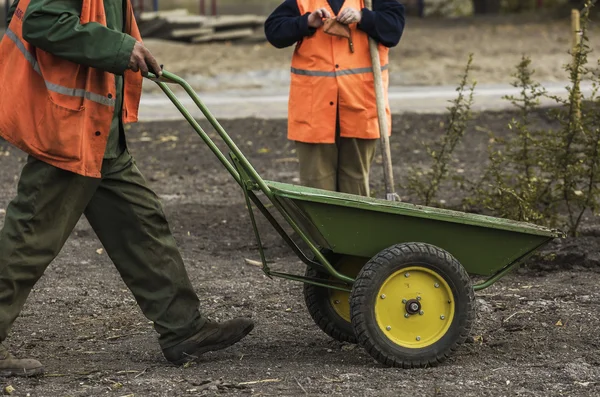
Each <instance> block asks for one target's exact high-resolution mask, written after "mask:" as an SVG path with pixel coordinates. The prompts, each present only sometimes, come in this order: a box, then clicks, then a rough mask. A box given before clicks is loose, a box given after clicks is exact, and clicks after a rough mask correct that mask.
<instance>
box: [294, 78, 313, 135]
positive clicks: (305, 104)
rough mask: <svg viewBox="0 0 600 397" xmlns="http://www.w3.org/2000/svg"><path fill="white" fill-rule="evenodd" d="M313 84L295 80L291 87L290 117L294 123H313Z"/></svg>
mask: <svg viewBox="0 0 600 397" xmlns="http://www.w3.org/2000/svg"><path fill="white" fill-rule="evenodd" d="M312 107H313V86H312V84H310V83H308V84H307V83H298V82H293V83H292V85H291V88H290V100H289V103H288V118H289V119H290V121H291V122H292V123H296V124H306V125H308V126H310V125H311V123H312V113H313V112H312Z"/></svg>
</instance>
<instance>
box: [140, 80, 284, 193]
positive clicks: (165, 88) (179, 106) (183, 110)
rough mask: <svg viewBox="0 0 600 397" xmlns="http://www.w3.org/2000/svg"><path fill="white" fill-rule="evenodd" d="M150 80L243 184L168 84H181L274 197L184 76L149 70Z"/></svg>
mask: <svg viewBox="0 0 600 397" xmlns="http://www.w3.org/2000/svg"><path fill="white" fill-rule="evenodd" d="M144 77H146V78H147V79H149V80H152V81H154V82H156V84H158V86H159V87H160V88H161V89H162V90H163V92H164V93H165V94H166V95H167V96H168V97H169V99H170V100H171V102H173V104H174V105H175V107H177V109H178V110H179V111H180V112H181V114H182V115H183V117H184V118H185V119H186V120H187V121H188V122H189V123H190V124H191V125H192V127H193V128H194V129H195V130H196V132H197V133H198V135H200V137H201V138H202V139H203V140H204V142H205V143H206V144H207V145H208V147H209V148H210V149H211V150H212V152H213V153H214V154H215V155H216V156H217V157H218V159H219V160H220V161H221V163H222V164H223V165H224V166H225V168H226V169H227V171H229V173H230V174H231V175H232V176H233V178H234V179H235V180H236V181H237V182H238V183H239V184H242V183H243V182H242V180H241V178H240V174H239V172H238V171H237V169H236V168H235V167H234V166H233V165H232V164H231V163H230V162H229V161H228V160H227V158H226V157H225V155H224V154H223V152H221V150H220V149H219V148H218V146H217V145H216V144H215V143H214V142H213V140H212V139H211V138H210V137H209V136H208V134H207V133H206V132H205V131H204V130H203V129H202V127H201V126H200V124H198V122H197V121H196V120H195V119H194V117H193V116H192V115H191V114H190V112H189V111H188V110H187V109H186V108H185V106H183V104H182V103H181V102H180V101H179V99H178V98H177V96H176V95H175V93H173V91H172V90H171V89H170V88H169V87H168V86H167V84H175V85H178V86H180V87H181V88H183V89H184V90H185V92H186V93H187V94H188V95H189V97H190V98H191V99H192V101H193V102H194V103H195V104H196V106H198V109H200V111H201V112H202V114H204V117H206V119H207V120H208V122H209V123H210V124H211V125H212V126H213V128H214V129H215V131H216V132H217V134H219V136H220V137H221V139H222V140H223V142H224V143H225V145H227V147H228V148H229V150H231V152H232V153H233V155H234V156H235V157H236V158H237V159H239V162H240V163H241V165H242V166H243V167H244V169H245V171H246V172H247V173H248V176H249V177H250V178H251V179H252V180H253V182H255V183H256V184H257V185H258V187H259V188H260V190H261V191H262V192H263V193H264V194H265V195H266V196H267V197H269V198H270V199H272V198H273V197H272V193H271V189H269V187H268V186H267V184H266V183H265V181H264V180H263V179H262V178H261V177H260V175H259V174H258V172H256V170H255V169H254V167H252V164H250V162H249V161H248V159H246V157H245V156H244V155H243V154H242V151H241V150H240V149H239V148H238V147H237V145H236V144H235V142H233V140H232V139H231V137H230V136H229V135H228V134H227V132H226V131H225V129H224V128H223V127H222V126H221V124H220V123H219V122H218V121H217V119H216V118H215V116H213V114H212V113H211V112H210V110H208V108H207V107H206V105H204V103H202V100H201V99H200V97H199V96H198V94H197V93H196V92H195V91H194V89H193V88H192V87H191V86H190V84H189V83H188V82H187V81H185V80H184V79H183V78H181V77H179V76H177V75H176V74H174V73H171V72H169V71H167V70H164V69H163V70H162V73H161V76H157V75H156V74H154V73H152V72H149V73H147V74H145V75H144Z"/></svg>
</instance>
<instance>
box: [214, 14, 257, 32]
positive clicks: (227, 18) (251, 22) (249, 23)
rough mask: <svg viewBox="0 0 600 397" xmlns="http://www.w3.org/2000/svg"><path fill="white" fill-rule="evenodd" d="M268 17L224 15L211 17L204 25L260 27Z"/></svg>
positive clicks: (216, 28)
mask: <svg viewBox="0 0 600 397" xmlns="http://www.w3.org/2000/svg"><path fill="white" fill-rule="evenodd" d="M265 20H266V18H265V17H262V16H260V15H223V16H219V17H212V18H209V19H208V20H207V21H206V22H205V24H204V26H206V27H211V28H214V29H215V30H221V29H226V28H244V27H258V26H259V25H263V24H264V23H265Z"/></svg>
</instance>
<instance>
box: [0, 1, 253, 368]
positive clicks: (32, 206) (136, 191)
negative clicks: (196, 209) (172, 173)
mask: <svg viewBox="0 0 600 397" xmlns="http://www.w3.org/2000/svg"><path fill="white" fill-rule="evenodd" d="M8 19H9V21H10V24H9V26H8V29H7V31H6V34H5V35H4V38H3V39H2V42H1V44H0V136H2V137H3V138H4V139H6V140H7V141H8V142H10V143H12V144H14V145H15V146H17V147H18V148H20V149H22V150H24V151H25V152H26V153H28V154H29V157H28V160H27V164H25V166H24V167H23V170H22V173H21V178H20V180H19V185H18V192H17V197H16V198H15V199H14V200H13V201H12V202H11V203H10V204H9V206H8V208H7V210H6V218H5V219H4V227H3V229H2V231H1V232H0V342H2V341H4V340H5V339H6V338H7V336H8V331H9V329H10V327H11V325H12V324H13V322H14V321H15V319H16V318H17V316H18V315H19V313H20V311H21V309H22V307H23V305H24V304H25V300H26V299H27V296H28V295H29V293H30V292H31V290H32V288H33V287H34V285H35V284H36V282H37V281H38V280H39V279H40V277H41V276H42V274H43V273H44V271H45V269H46V268H47V267H48V265H49V264H50V262H52V260H53V259H54V258H55V257H56V255H58V253H59V252H60V250H61V248H62V246H63V245H64V243H65V241H66V240H67V238H68V237H69V234H70V233H71V231H72V230H73V228H74V227H75V225H76V223H77V221H78V220H79V218H80V217H81V215H85V217H86V218H87V220H88V221H89V223H90V224H91V226H92V228H93V229H94V231H95V232H96V234H97V235H98V237H99V238H100V241H101V242H102V244H103V245H104V247H105V249H106V252H107V253H108V255H109V256H110V258H111V259H112V261H113V262H114V264H115V266H116V267H117V269H118V270H119V272H120V274H121V276H122V278H123V280H124V281H125V283H126V284H127V286H128V287H129V289H130V290H131V291H132V293H133V295H134V296H135V298H136V300H137V302H138V304H139V305H140V308H141V310H142V312H143V313H144V315H145V316H146V317H147V318H148V319H150V320H151V321H152V322H153V324H154V328H155V329H156V331H157V332H158V334H159V335H160V337H159V343H160V346H161V348H162V351H163V353H164V356H165V357H166V358H167V360H169V361H170V362H172V363H174V364H183V363H185V362H187V361H190V360H194V359H196V358H198V356H199V355H200V354H202V353H204V352H207V351H212V350H218V349H223V348H225V347H227V346H230V345H232V344H234V343H235V342H237V341H239V340H240V339H242V338H243V337H244V336H246V335H247V334H248V333H249V332H250V331H251V330H252V328H253V323H252V321H251V320H249V319H235V320H231V321H228V322H225V323H223V324H218V323H214V322H211V321H209V320H207V319H206V318H205V317H204V316H202V315H201V313H200V312H199V310H198V306H199V301H198V297H197V296H196V294H195V292H194V288H193V287H192V285H191V283H190V281H189V279H188V275H187V273H186V270H185V267H184V264H183V260H182V258H181V255H180V254H179V251H178V249H177V246H176V244H175V239H174V238H173V236H172V235H171V231H170V230H169V225H168V223H167V220H166V218H165V215H164V213H163V210H162V208H161V204H160V202H159V200H158V197H157V196H156V194H155V193H154V192H153V191H152V190H150V188H149V187H148V186H147V184H146V181H145V180H144V177H143V176H142V174H141V173H140V171H139V170H138V168H137V166H136V165H135V162H134V160H133V158H132V156H131V155H130V154H129V151H128V150H127V147H126V142H125V135H124V129H123V124H124V123H131V122H135V121H137V112H138V106H139V100H140V96H141V90H142V78H143V77H142V74H141V73H140V72H142V73H144V74H145V73H147V72H148V70H152V71H155V72H158V71H159V70H160V67H159V66H158V63H157V62H156V60H155V59H154V57H153V56H152V55H151V54H150V52H149V51H148V50H147V49H146V48H145V47H144V45H143V44H142V43H141V37H140V33H139V30H138V28H137V25H136V21H135V18H134V15H133V11H132V7H131V3H130V0H83V1H82V0H63V1H52V0H16V1H15V2H14V3H13V5H12V7H11V10H10V12H9V15H8ZM42 371H43V366H42V364H41V363H39V362H38V361H36V360H26V359H17V358H15V357H13V356H12V355H11V354H9V353H8V351H7V350H6V348H5V347H3V346H2V345H1V344H0V376H15V375H26V376H27V375H37V374H40V373H42Z"/></svg>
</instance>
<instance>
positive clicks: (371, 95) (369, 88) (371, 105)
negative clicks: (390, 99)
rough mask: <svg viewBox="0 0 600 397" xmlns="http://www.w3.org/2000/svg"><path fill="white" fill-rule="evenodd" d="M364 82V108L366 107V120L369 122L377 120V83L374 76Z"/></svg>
mask: <svg viewBox="0 0 600 397" xmlns="http://www.w3.org/2000/svg"><path fill="white" fill-rule="evenodd" d="M369 77H370V78H366V79H365V80H363V84H364V89H365V92H364V98H365V102H364V106H365V115H364V116H365V118H366V119H367V120H370V119H376V118H377V98H376V97H375V82H374V81H373V75H372V74H371V75H370V76H369Z"/></svg>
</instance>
